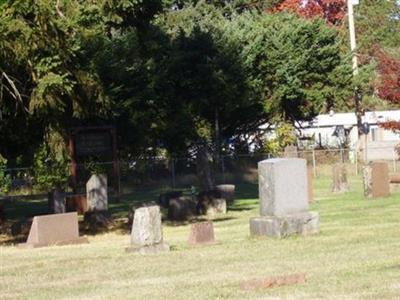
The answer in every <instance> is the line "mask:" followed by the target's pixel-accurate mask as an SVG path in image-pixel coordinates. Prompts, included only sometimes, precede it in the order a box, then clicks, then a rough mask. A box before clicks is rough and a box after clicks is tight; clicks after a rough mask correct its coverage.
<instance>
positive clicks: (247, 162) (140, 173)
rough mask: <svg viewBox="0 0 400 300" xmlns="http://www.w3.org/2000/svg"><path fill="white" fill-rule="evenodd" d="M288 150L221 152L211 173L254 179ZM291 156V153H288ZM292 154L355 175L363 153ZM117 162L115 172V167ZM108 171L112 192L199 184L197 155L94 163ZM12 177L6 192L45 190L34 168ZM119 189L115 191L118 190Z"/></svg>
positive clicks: (396, 165) (81, 181)
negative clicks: (37, 183) (267, 161)
mask: <svg viewBox="0 0 400 300" xmlns="http://www.w3.org/2000/svg"><path fill="white" fill-rule="evenodd" d="M285 155H287V153H286V154H285V153H279V154H278V155H275V156H274V155H271V154H262V153H261V154H252V155H230V156H220V157H219V159H218V160H217V161H216V162H214V163H212V164H211V167H212V174H213V177H214V180H215V183H216V184H226V183H229V184H240V183H257V182H258V173H257V163H258V162H259V161H261V160H264V159H268V158H274V157H284V156H285ZM291 156H293V155H291ZM295 156H297V157H300V158H304V159H305V160H306V161H307V165H308V167H309V168H311V169H312V172H313V174H314V177H324V176H331V174H332V166H333V165H334V164H336V163H344V164H345V165H346V166H347V172H348V174H349V176H354V175H358V174H360V172H361V169H362V165H363V163H362V155H357V152H356V151H353V150H349V149H332V150H306V151H298V152H297V153H296V154H295ZM386 161H387V163H388V164H389V169H390V171H391V172H392V173H396V172H398V171H399V172H400V161H399V160H398V159H397V157H396V156H393V159H392V160H386ZM116 166H117V170H118V171H117V172H115V167H116ZM94 167H95V169H97V170H102V172H103V173H106V174H107V177H108V183H109V187H110V192H111V193H117V192H118V193H120V194H121V195H124V194H129V193H131V192H132V191H135V190H143V191H146V190H173V189H190V188H192V189H193V187H194V188H197V186H198V177H197V166H196V159H195V158H193V157H186V158H172V159H165V158H161V157H150V158H145V159H143V158H140V159H134V160H131V161H119V162H117V164H115V163H114V162H102V163H97V165H95V166H94ZM77 169H78V174H77V175H78V176H77V177H78V178H77V179H78V180H77V183H78V184H77V190H78V192H79V193H84V192H85V186H86V182H87V180H88V179H89V177H90V175H91V172H92V171H93V164H92V165H90V166H88V165H85V164H82V165H78V168H77ZM6 174H7V175H9V176H10V177H11V187H10V191H9V195H11V196H18V195H34V194H41V193H42V194H45V193H46V191H40V190H37V189H36V188H35V177H34V169H33V168H32V167H29V168H13V169H7V170H6ZM117 189H118V191H117Z"/></svg>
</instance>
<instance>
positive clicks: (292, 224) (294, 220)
mask: <svg viewBox="0 0 400 300" xmlns="http://www.w3.org/2000/svg"><path fill="white" fill-rule="evenodd" d="M318 232H319V213H317V212H302V213H296V214H291V215H286V216H283V217H276V216H264V217H256V218H251V219H250V233H251V235H258V236H269V237H277V238H282V237H286V236H289V235H293V234H301V235H310V234H315V233H318Z"/></svg>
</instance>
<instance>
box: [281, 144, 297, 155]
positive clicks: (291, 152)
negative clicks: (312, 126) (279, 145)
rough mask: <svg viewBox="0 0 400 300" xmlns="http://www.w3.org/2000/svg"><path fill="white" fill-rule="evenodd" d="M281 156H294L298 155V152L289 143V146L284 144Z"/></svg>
mask: <svg viewBox="0 0 400 300" xmlns="http://www.w3.org/2000/svg"><path fill="white" fill-rule="evenodd" d="M283 157H285V158H296V157H299V153H298V151H297V147H296V146H293V145H290V146H286V147H285V150H284V152H283Z"/></svg>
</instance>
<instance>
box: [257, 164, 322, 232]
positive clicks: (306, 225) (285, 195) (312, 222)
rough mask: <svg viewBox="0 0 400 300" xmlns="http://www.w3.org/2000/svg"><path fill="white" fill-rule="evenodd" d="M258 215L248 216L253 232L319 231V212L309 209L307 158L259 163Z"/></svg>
mask: <svg viewBox="0 0 400 300" xmlns="http://www.w3.org/2000/svg"><path fill="white" fill-rule="evenodd" d="M258 174H259V175H258V178H259V196H260V215H261V216H260V217H256V218H252V219H250V232H251V234H253V235H264V236H274V237H283V236H288V235H291V234H312V233H318V232H319V214H318V213H316V212H309V211H308V184H307V180H308V179H307V177H308V176H307V164H306V160H304V159H299V158H282V159H267V160H264V161H261V162H259V163H258Z"/></svg>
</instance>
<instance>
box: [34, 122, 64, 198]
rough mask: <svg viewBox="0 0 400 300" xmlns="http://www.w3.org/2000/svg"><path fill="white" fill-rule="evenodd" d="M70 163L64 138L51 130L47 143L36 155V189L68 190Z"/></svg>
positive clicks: (48, 133)
mask: <svg viewBox="0 0 400 300" xmlns="http://www.w3.org/2000/svg"><path fill="white" fill-rule="evenodd" d="M68 163H69V159H68V155H67V154H66V152H65V146H64V141H63V139H62V137H61V136H60V135H59V134H58V133H57V132H56V131H54V130H49V131H48V132H47V138H46V142H44V143H43V144H42V145H41V146H40V147H39V148H38V149H37V151H36V153H35V155H34V178H35V188H37V189H38V190H41V191H51V190H52V189H54V188H60V189H66V188H67V185H68V178H69V164H68Z"/></svg>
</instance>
